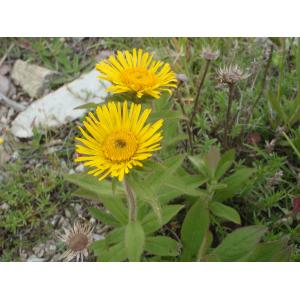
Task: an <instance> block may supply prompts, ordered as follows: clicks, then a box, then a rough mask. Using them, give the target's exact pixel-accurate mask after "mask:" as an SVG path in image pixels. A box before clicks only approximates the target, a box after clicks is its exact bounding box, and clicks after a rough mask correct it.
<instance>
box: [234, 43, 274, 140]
mask: <svg viewBox="0 0 300 300" xmlns="http://www.w3.org/2000/svg"><path fill="white" fill-rule="evenodd" d="M273 51H274V45H271V48H270V53H269V56H268V60H267V63H266V66H265V69H264V75H263V81H262V84H261V89H260V92H259V94H258V96H257V98H256V100H255V101H254V103H253V105H252V107H251V109H250V112H249V113H248V115H247V118H246V120H245V124H244V126H243V127H242V130H241V133H240V135H239V140H241V139H242V137H243V135H244V130H245V126H247V124H248V122H249V120H250V118H251V116H252V114H253V112H254V109H255V107H256V105H257V104H258V102H259V100H260V98H261V96H262V95H263V92H264V90H265V87H266V82H267V75H268V71H269V68H270V65H271V61H272V56H273Z"/></svg>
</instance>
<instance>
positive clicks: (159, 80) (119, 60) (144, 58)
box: [96, 49, 177, 99]
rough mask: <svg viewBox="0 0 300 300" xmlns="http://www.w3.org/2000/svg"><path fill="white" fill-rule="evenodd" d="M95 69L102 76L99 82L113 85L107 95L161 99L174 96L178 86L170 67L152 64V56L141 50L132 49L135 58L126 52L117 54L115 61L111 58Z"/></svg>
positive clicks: (153, 62)
mask: <svg viewBox="0 0 300 300" xmlns="http://www.w3.org/2000/svg"><path fill="white" fill-rule="evenodd" d="M96 69H97V70H98V71H99V72H100V73H101V75H100V76H99V78H101V79H105V80H108V81H110V82H111V83H112V85H111V86H110V87H109V88H108V89H107V91H108V92H112V93H113V94H120V93H126V92H133V93H136V95H137V97H138V98H141V97H142V96H143V95H150V96H152V97H154V98H156V99H158V98H159V97H160V95H161V92H162V91H167V92H168V93H169V94H171V93H172V91H171V89H170V88H172V87H176V83H177V80H176V77H175V74H174V72H172V70H171V67H170V65H169V64H164V63H163V62H161V61H154V60H153V61H152V55H150V54H149V53H148V52H145V53H143V50H141V49H139V50H138V51H136V49H133V51H132V54H131V53H129V51H125V55H124V54H123V53H122V52H120V51H118V52H117V56H116V57H115V56H113V55H111V56H110V57H109V59H108V60H106V61H101V62H100V63H99V64H97V65H96Z"/></svg>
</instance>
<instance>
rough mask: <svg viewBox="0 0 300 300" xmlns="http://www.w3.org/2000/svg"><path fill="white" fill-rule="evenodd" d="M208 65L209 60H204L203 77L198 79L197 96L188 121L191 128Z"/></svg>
mask: <svg viewBox="0 0 300 300" xmlns="http://www.w3.org/2000/svg"><path fill="white" fill-rule="evenodd" d="M209 64H210V60H206V63H205V67H204V72H203V75H202V77H201V79H200V83H199V86H198V91H197V95H196V98H195V102H194V107H193V111H192V115H191V119H190V124H191V127H192V125H193V122H194V119H195V116H196V113H197V111H198V108H199V99H200V93H201V90H202V87H203V83H204V80H205V78H206V75H207V72H208V68H209Z"/></svg>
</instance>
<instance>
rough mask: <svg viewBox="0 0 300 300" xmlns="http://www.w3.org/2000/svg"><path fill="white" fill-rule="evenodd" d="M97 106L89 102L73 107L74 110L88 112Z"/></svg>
mask: <svg viewBox="0 0 300 300" xmlns="http://www.w3.org/2000/svg"><path fill="white" fill-rule="evenodd" d="M98 105H99V104H97V103H94V102H89V103H86V104H83V105H80V106H77V107H75V108H74V109H88V110H95V109H96V108H97V106H98Z"/></svg>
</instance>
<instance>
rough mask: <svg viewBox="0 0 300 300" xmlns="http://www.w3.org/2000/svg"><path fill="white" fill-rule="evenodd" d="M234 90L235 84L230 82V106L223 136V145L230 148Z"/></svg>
mask: <svg viewBox="0 0 300 300" xmlns="http://www.w3.org/2000/svg"><path fill="white" fill-rule="evenodd" d="M233 91H234V84H230V85H229V92H228V106H227V113H226V119H225V127H224V137H223V145H224V148H225V149H226V148H228V134H229V131H230V129H231V125H230V118H231V107H232V100H233Z"/></svg>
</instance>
